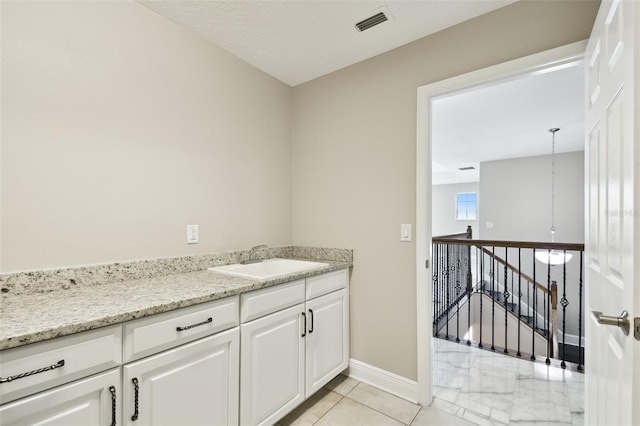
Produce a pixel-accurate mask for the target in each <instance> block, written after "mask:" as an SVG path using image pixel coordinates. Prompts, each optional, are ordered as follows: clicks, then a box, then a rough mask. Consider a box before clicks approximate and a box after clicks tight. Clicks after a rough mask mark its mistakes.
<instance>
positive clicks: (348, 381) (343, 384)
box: [325, 374, 360, 396]
mask: <svg viewBox="0 0 640 426" xmlns="http://www.w3.org/2000/svg"><path fill="white" fill-rule="evenodd" d="M358 383H360V382H359V381H358V380H356V379H354V378H352V377H349V376H345V375H344V374H339V375H338V376H337V377H335V378H334V379H333V380H331V381H330V382H329V383H327V385H326V386H325V387H326V388H327V389H329V390H332V391H334V392H336V393H339V394H340V395H343V396H344V395H346V394H348V393H349V392H351V390H353V388H355V387H356V386H357V385H358Z"/></svg>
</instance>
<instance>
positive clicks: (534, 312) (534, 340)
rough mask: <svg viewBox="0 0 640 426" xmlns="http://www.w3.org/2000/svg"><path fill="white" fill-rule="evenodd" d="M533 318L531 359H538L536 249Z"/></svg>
mask: <svg viewBox="0 0 640 426" xmlns="http://www.w3.org/2000/svg"><path fill="white" fill-rule="evenodd" d="M532 262H533V283H531V285H532V286H533V318H531V330H532V331H531V361H535V360H536V324H537V322H538V314H537V313H536V310H537V307H538V297H537V295H538V289H537V288H536V282H537V281H536V249H533V260H532Z"/></svg>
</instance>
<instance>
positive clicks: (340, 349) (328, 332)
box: [306, 289, 349, 398]
mask: <svg viewBox="0 0 640 426" xmlns="http://www.w3.org/2000/svg"><path fill="white" fill-rule="evenodd" d="M348 308H349V292H348V290H347V289H343V290H339V291H336V292H333V293H329V294H327V295H324V296H320V297H317V298H315V299H312V300H309V301H307V337H306V340H307V348H306V349H307V353H306V364H307V366H306V370H307V376H306V397H307V398H308V397H309V396H311V394H313V393H315V392H316V391H317V390H318V389H320V388H321V387H322V386H324V385H325V384H327V383H328V382H329V381H330V380H331V379H333V378H334V377H335V376H337V375H338V374H339V373H340V372H341V371H342V370H344V369H345V368H347V366H348V364H349V310H348Z"/></svg>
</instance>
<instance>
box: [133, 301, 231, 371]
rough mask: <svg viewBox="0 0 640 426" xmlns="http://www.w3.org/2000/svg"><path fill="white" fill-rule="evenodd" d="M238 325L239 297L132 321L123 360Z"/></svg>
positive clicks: (150, 353) (141, 356)
mask: <svg viewBox="0 0 640 426" xmlns="http://www.w3.org/2000/svg"><path fill="white" fill-rule="evenodd" d="M236 325H238V296H233V297H227V298H225V299H221V300H215V301H213V302H207V303H202V304H199V305H195V306H190V307H188V308H182V309H178V310H176V311H172V312H166V313H163V314H158V315H153V316H150V317H147V318H141V319H138V320H134V321H130V322H128V323H126V324H125V325H124V362H129V361H133V360H136V359H140V358H143V357H145V356H148V355H152V354H154V353H156V352H160V351H163V350H165V349H169V348H172V347H175V346H178V345H182V344H183V343H187V342H191V341H193V340H196V339H199V338H201V337H205V336H208V335H210V334H214V333H217V332H219V331H222V330H226V329H229V328H231V327H235V326H236Z"/></svg>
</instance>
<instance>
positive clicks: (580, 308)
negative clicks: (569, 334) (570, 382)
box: [578, 252, 583, 371]
mask: <svg viewBox="0 0 640 426" xmlns="http://www.w3.org/2000/svg"><path fill="white" fill-rule="evenodd" d="M582 254H583V252H580V280H579V281H580V282H579V284H578V303H579V306H578V371H582V362H583V359H582V353H583V351H582Z"/></svg>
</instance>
